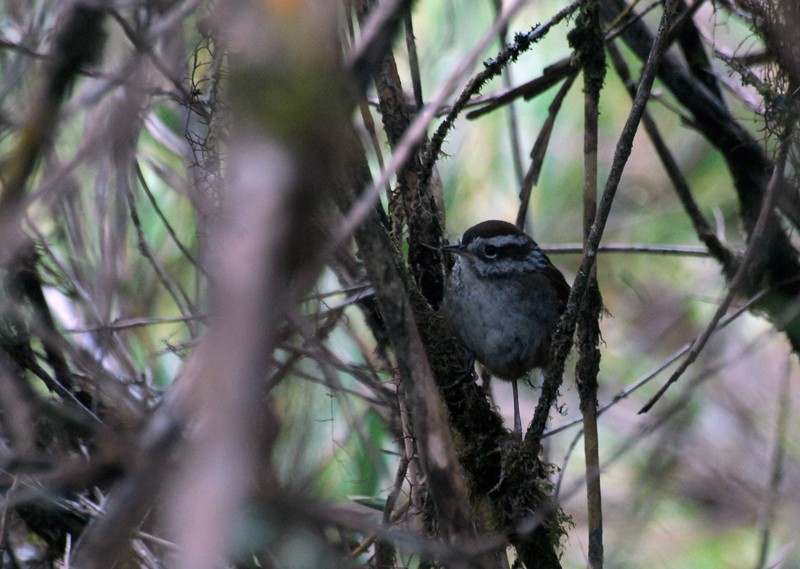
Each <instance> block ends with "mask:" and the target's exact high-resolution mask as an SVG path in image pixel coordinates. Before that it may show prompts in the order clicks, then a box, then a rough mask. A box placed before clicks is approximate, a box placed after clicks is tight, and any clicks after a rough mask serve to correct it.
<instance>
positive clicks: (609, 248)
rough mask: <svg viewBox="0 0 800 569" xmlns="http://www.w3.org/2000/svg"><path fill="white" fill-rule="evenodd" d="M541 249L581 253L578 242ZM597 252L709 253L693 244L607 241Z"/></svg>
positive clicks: (556, 253) (692, 254)
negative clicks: (647, 243)
mask: <svg viewBox="0 0 800 569" xmlns="http://www.w3.org/2000/svg"><path fill="white" fill-rule="evenodd" d="M541 248H542V251H544V252H545V253H548V254H550V255H571V254H575V253H583V245H582V244H578V243H562V244H559V245H542V246H541ZM597 252H598V253H633V254H648V255H651V254H656V255H678V256H683V257H708V256H709V255H710V253H709V252H708V249H706V248H705V247H696V246H693V245H644V244H641V243H628V244H622V243H609V244H607V245H601V246H600V247H598V248H597Z"/></svg>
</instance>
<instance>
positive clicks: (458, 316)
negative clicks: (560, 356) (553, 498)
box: [442, 220, 570, 435]
mask: <svg viewBox="0 0 800 569" xmlns="http://www.w3.org/2000/svg"><path fill="white" fill-rule="evenodd" d="M442 250H443V251H445V252H448V253H453V254H455V255H457V259H456V262H455V264H454V265H453V270H452V272H451V273H450V277H449V278H448V280H447V283H446V285H445V295H444V315H445V318H446V320H447V322H448V325H449V326H450V328H451V330H452V332H453V334H454V335H455V336H456V337H457V338H458V339H459V340H460V341H461V343H462V344H463V345H464V347H465V348H467V350H469V352H471V353H472V354H473V355H474V356H475V359H477V360H478V361H479V362H480V363H481V364H482V365H483V367H484V368H486V369H487V370H488V371H489V372H490V373H491V374H492V375H493V376H495V377H499V378H500V379H504V380H506V381H510V382H511V383H512V387H513V393H514V430H515V431H516V432H517V433H519V434H520V435H521V433H522V422H521V420H520V414H519V394H518V392H517V380H518V379H519V378H521V377H523V376H525V375H526V374H527V373H528V372H530V371H531V370H533V369H535V368H541V367H544V366H546V365H547V363H548V360H549V357H550V337H551V336H552V335H553V332H554V331H555V329H556V325H557V324H558V320H559V318H560V317H561V314H562V313H563V312H564V309H565V308H566V305H567V298H568V297H569V292H570V286H569V285H568V284H567V281H566V279H564V275H563V274H562V273H561V271H559V270H558V269H557V268H555V267H554V266H553V264H552V263H551V262H550V259H548V258H547V255H545V254H544V253H543V252H542V250H541V249H540V248H539V246H538V245H537V244H536V242H535V241H534V240H533V239H532V238H531V237H530V236H529V235H527V234H526V233H525V232H524V231H522V230H520V229H519V228H517V227H516V226H515V225H512V224H511V223H508V222H506V221H499V220H489V221H484V222H482V223H479V224H478V225H475V226H474V227H470V228H469V229H468V230H467V231H466V232H465V233H464V235H463V237H462V238H461V241H460V243H458V244H457V245H449V246H446V247H443V248H442Z"/></svg>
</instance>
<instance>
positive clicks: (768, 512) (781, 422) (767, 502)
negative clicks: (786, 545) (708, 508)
mask: <svg viewBox="0 0 800 569" xmlns="http://www.w3.org/2000/svg"><path fill="white" fill-rule="evenodd" d="M791 369H792V361H791V358H787V361H786V373H784V374H783V380H782V381H781V388H780V392H779V394H778V416H777V418H776V421H775V446H774V447H773V448H772V457H771V459H770V478H769V487H768V489H767V496H766V498H765V499H764V511H763V512H762V516H761V519H760V520H759V524H758V525H759V527H758V533H759V537H760V540H761V544H760V547H759V552H758V563H757V564H756V568H757V569H763V568H764V567H766V566H767V557H768V555H769V541H770V529H771V526H772V522H773V520H774V519H775V513H776V512H775V510H776V507H777V504H778V494H779V490H778V487H779V486H780V483H781V479H782V478H783V456H784V449H785V448H786V434H787V431H788V427H789V415H790V410H791V391H792V382H791V376H792V374H791Z"/></svg>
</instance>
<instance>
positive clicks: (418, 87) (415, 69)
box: [403, 6, 425, 109]
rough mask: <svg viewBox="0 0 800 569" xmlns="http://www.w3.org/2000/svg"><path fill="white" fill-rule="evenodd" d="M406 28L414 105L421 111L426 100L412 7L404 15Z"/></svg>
mask: <svg viewBox="0 0 800 569" xmlns="http://www.w3.org/2000/svg"><path fill="white" fill-rule="evenodd" d="M403 22H404V24H405V28H406V51H408V68H409V71H410V72H411V86H412V88H413V89H414V103H415V104H416V105H417V108H418V109H421V108H422V107H423V106H424V104H425V100H424V99H423V98H422V80H421V79H420V76H419V58H418V57H417V44H416V42H415V41H414V22H413V20H412V18H411V6H409V7H408V8H407V9H406V11H405V14H404V15H403Z"/></svg>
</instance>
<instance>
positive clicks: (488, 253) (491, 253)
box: [483, 245, 497, 259]
mask: <svg viewBox="0 0 800 569" xmlns="http://www.w3.org/2000/svg"><path fill="white" fill-rule="evenodd" d="M483 255H484V256H485V257H486V258H487V259H494V258H495V257H497V247H495V246H494V245H487V246H486V247H484V248H483Z"/></svg>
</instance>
